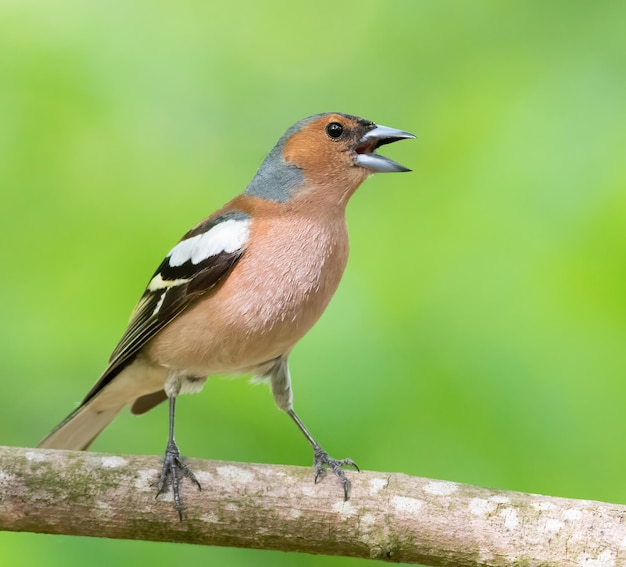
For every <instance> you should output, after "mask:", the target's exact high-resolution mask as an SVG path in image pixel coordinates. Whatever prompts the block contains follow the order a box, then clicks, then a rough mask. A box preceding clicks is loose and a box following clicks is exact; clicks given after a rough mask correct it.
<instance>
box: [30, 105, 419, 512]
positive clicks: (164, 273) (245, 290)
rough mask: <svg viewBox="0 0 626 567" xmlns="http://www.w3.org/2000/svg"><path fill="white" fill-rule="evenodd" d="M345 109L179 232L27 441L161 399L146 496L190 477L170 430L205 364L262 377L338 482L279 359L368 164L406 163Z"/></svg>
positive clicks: (52, 445) (399, 135)
mask: <svg viewBox="0 0 626 567" xmlns="http://www.w3.org/2000/svg"><path fill="white" fill-rule="evenodd" d="M414 137H415V136H414V135H413V134H410V133H409V132H405V131H403V130H397V129H394V128H389V127H386V126H382V125H379V124H376V123H374V122H371V121H369V120H366V119H363V118H359V117H357V116H353V115H350V114H343V113H338V112H327V113H323V114H316V115H314V116H310V117H308V118H305V119H303V120H300V121H299V122H297V123H296V124H294V125H293V126H291V127H290V128H288V129H287V131H286V132H285V133H284V135H283V136H282V137H281V138H280V139H279V140H278V142H277V144H276V145H275V146H274V148H273V149H272V150H271V151H270V153H269V154H268V155H267V157H266V158H265V159H264V160H263V162H262V163H261V165H260V167H259V168H258V171H257V172H256V174H255V176H254V177H253V179H252V181H251V182H250V183H249V185H248V186H247V187H246V189H245V190H244V191H243V193H241V194H240V195H238V196H237V197H235V198H234V199H232V200H231V201H230V202H228V203H227V204H226V205H224V206H223V207H222V208H220V209H218V210H217V211H216V212H214V213H213V214H212V215H210V216H209V217H207V218H205V219H204V220H202V221H201V222H200V223H198V224H197V225H196V226H194V227H193V228H192V229H191V230H189V231H188V232H187V233H186V234H185V235H184V236H183V237H182V238H181V240H180V241H179V242H178V243H177V244H176V245H175V246H174V247H173V248H172V249H171V250H170V252H169V253H168V254H167V255H166V257H165V259H164V260H163V261H162V262H161V264H160V265H159V267H158V268H157V270H156V271H155V273H154V275H153V276H152V278H151V279H150V281H149V282H148V285H147V286H146V289H145V291H144V292H143V295H142V296H141V298H140V299H139V302H138V304H137V306H136V307H135V309H134V310H133V312H132V314H131V317H130V322H129V324H128V328H127V329H126V331H125V332H124V334H123V335H122V338H121V339H120V341H119V343H118V344H117V346H116V347H115V349H114V350H113V353H112V354H111V357H110V359H109V362H108V365H107V367H106V368H105V370H104V372H103V373H102V374H101V375H100V377H99V379H98V380H97V382H96V383H95V385H94V386H93V387H92V388H91V390H89V392H88V393H87V395H86V396H85V398H84V399H83V401H82V402H81V403H80V405H78V407H77V408H76V409H75V410H74V411H72V412H71V413H70V415H69V416H68V417H67V418H66V419H65V420H63V421H62V422H61V423H60V424H59V425H58V426H57V427H56V428H55V429H53V430H52V432H51V433H50V434H49V435H48V436H47V437H45V438H44V439H43V440H42V441H41V442H40V443H39V445H38V447H40V448H47V449H68V450H86V449H88V448H89V446H90V445H91V443H92V442H93V441H94V439H95V438H96V437H97V436H98V435H99V434H100V432H101V431H102V430H103V429H104V428H105V427H106V426H107V425H108V424H109V423H110V422H111V421H112V420H113V419H114V418H115V417H116V416H117V414H118V413H119V412H120V411H121V410H122V409H123V408H125V407H127V406H131V412H132V413H133V414H142V413H144V412H146V411H148V410H150V409H152V408H153V407H155V406H156V405H158V404H160V403H161V402H164V401H166V400H167V401H168V403H169V428H168V442H167V446H166V450H165V455H164V457H163V463H162V468H161V472H160V474H159V478H158V482H157V497H158V496H159V495H161V494H163V493H165V492H168V491H169V490H170V487H171V490H172V493H173V501H174V506H175V508H176V510H177V512H178V515H179V518H180V520H181V521H182V519H183V508H184V505H183V500H182V496H181V482H182V480H183V478H184V477H186V478H188V479H189V481H190V482H192V483H193V484H194V485H196V486H197V488H198V489H200V488H201V485H200V483H199V481H198V480H197V478H196V476H195V475H194V473H193V471H191V470H190V468H189V466H188V465H187V464H186V463H185V461H184V459H183V457H182V456H181V453H180V450H179V447H178V445H177V443H176V441H175V437H174V421H175V408H176V400H177V398H178V396H179V395H181V394H188V393H196V392H199V391H200V390H201V389H202V387H203V386H204V383H205V382H206V380H207V378H208V377H210V376H212V375H216V374H220V375H223V374H230V375H252V376H253V377H255V378H256V379H258V380H261V381H266V382H269V385H270V387H271V391H272V394H273V397H274V400H275V402H276V405H277V406H278V408H279V409H281V410H283V411H284V412H286V413H287V414H288V415H289V416H290V417H291V419H292V420H293V421H294V422H295V423H296V425H297V426H298V428H299V429H300V431H301V432H302V433H303V435H304V437H305V438H306V439H307V441H308V442H309V444H310V445H311V447H312V449H313V462H314V471H315V482H317V481H318V480H319V479H321V478H322V477H323V476H324V475H325V473H326V471H327V470H329V469H330V470H332V471H333V472H334V474H335V475H336V476H337V478H338V480H339V482H340V484H341V485H342V487H343V496H344V499H345V500H347V499H348V498H349V493H350V481H349V479H348V477H347V476H346V474H345V472H344V470H343V467H346V466H351V467H353V468H355V469H356V470H359V468H358V466H357V465H356V463H355V462H354V461H353V460H352V459H349V458H347V459H334V458H333V457H331V456H330V455H329V454H328V453H327V452H326V451H325V450H324V449H322V447H321V445H320V444H319V443H318V442H317V441H316V439H315V438H314V437H313V436H312V434H311V433H310V432H309V430H308V429H307V428H306V427H305V425H304V423H303V422H302V421H301V419H300V418H299V417H298V415H297V414H296V413H295V411H294V406H293V393H292V386H291V377H290V373H289V366H288V358H289V355H290V353H291V351H292V349H293V348H294V346H295V345H296V343H297V342H298V341H299V340H300V339H301V338H302V337H303V336H304V335H305V334H306V333H307V332H308V331H309V330H310V329H311V327H312V326H313V325H314V324H315V323H316V322H317V320H318V319H319V317H320V316H321V315H322V313H323V312H324V310H325V309H326V307H327V305H328V303H329V301H330V300H331V297H332V296H333V295H334V293H335V290H336V289H337V286H338V285H339V281H340V279H341V277H342V274H343V272H344V268H345V267H346V262H347V259H348V249H349V242H348V232H347V225H346V204H347V203H348V201H349V199H350V197H351V196H352V195H353V194H354V192H355V191H356V190H357V189H358V187H359V186H360V185H361V183H362V182H363V181H365V179H366V178H368V177H369V176H370V175H371V174H373V173H390V172H407V171H411V170H410V169H408V168H406V167H404V166H402V165H400V164H399V163H397V162H395V161H393V160H391V159H389V158H387V157H385V156H382V155H379V154H377V153H376V152H375V151H376V150H377V149H378V148H379V147H380V146H382V145H384V144H389V143H392V142H396V141H398V140H403V139H409V138H414Z"/></svg>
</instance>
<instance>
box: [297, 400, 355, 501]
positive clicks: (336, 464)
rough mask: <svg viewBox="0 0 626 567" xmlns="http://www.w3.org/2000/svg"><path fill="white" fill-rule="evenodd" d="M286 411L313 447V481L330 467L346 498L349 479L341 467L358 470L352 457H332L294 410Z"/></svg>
mask: <svg viewBox="0 0 626 567" xmlns="http://www.w3.org/2000/svg"><path fill="white" fill-rule="evenodd" d="M287 413H288V414H289V416H290V417H291V419H293V420H294V421H295V422H296V425H297V426H298V427H299V428H300V431H302V433H303V434H304V436H305V437H306V438H307V441H308V442H309V443H310V444H311V447H313V454H314V461H313V466H314V467H315V482H316V483H317V481H318V480H320V479H321V478H322V477H323V476H324V475H325V474H326V468H330V469H331V470H332V471H333V472H334V473H335V474H336V475H337V478H339V481H340V482H341V485H342V486H343V495H344V500H348V498H350V481H349V480H348V477H347V476H346V473H345V472H344V470H343V469H342V468H341V467H345V466H348V467H354V468H355V469H356V470H357V471H358V470H360V469H359V467H358V466H357V464H356V463H355V462H354V461H353V460H352V459H333V458H332V457H331V456H330V455H329V454H328V453H327V452H326V451H324V449H322V447H321V446H320V444H319V443H318V442H317V441H316V440H315V439H314V438H313V436H312V435H311V433H309V430H308V429H307V428H306V427H305V426H304V423H302V421H301V420H300V418H299V417H298V416H297V415H296V412H295V411H293V409H289V410H287Z"/></svg>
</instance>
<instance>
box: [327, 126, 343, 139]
mask: <svg viewBox="0 0 626 567" xmlns="http://www.w3.org/2000/svg"><path fill="white" fill-rule="evenodd" d="M326 133H327V134H328V135H329V136H330V137H331V138H333V139H335V140H336V139H337V138H339V136H341V134H343V126H342V125H341V124H339V122H331V123H330V124H329V125H328V126H326Z"/></svg>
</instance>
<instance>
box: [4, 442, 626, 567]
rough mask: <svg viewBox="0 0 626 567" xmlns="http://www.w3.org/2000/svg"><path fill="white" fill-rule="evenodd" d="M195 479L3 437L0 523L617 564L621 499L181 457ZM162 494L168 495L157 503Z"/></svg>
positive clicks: (387, 556)
mask: <svg viewBox="0 0 626 567" xmlns="http://www.w3.org/2000/svg"><path fill="white" fill-rule="evenodd" d="M189 464H190V466H191V467H192V469H193V471H194V472H195V474H196V475H197V477H198V480H199V481H200V482H201V483H202V487H203V489H202V491H201V492H199V491H198V490H197V489H196V488H195V487H194V486H193V485H191V483H188V482H187V483H185V484H184V488H183V495H184V499H185V500H184V501H185V503H186V510H185V518H184V520H183V521H182V522H181V521H179V519H178V514H177V512H176V510H175V509H174V506H173V505H172V503H171V496H168V495H166V496H164V497H162V498H161V499H158V500H157V499H155V487H154V484H155V479H156V478H157V476H158V471H159V466H160V457H150V456H137V455H124V456H121V455H106V454H102V453H82V452H73V451H50V450H41V449H24V448H17V447H0V529H1V530H11V531H29V532H38V533H49V534H66V535H83V536H94V537H108V538H122V539H142V540H153V541H169V542H184V543H195V544H203V545H227V546H235V547H250V548H258V549H278V550H283V551H300V552H304V553H321V554H328V555H344V556H352V557H366V558H375V559H382V560H388V561H393V562H405V563H422V564H425V565H434V566H437V565H455V566H459V567H465V566H467V567H470V566H471V567H475V566H487V565H488V566H520V565H525V566H530V565H537V566H539V565H558V566H569V565H571V566H593V567H610V566H617V565H625V564H626V525H625V524H624V522H623V521H622V520H623V518H624V516H625V514H626V506H619V505H614V504H605V503H601V502H592V501H587V500H569V499H565V498H554V497H547V496H538V495H535V494H523V493H519V492H508V491H504V490H488V489H485V488H479V487H476V486H470V485H466V484H458V483H453V482H444V481H438V480H430V479H425V478H417V477H411V476H407V475H403V474H392V473H378V472H367V471H364V472H361V473H356V472H355V473H348V474H349V475H350V479H351V480H352V497H351V499H350V500H349V501H348V502H344V501H343V498H342V491H341V489H340V487H339V486H338V485H337V484H336V479H335V478H334V477H333V476H332V475H328V477H327V478H325V479H324V480H323V481H322V482H320V483H318V484H317V485H315V484H313V475H312V471H311V469H309V468H303V467H293V466H280V465H255V464H248V463H227V462H220V461H202V460H194V459H190V460H189ZM163 500H170V501H169V502H164V501H163Z"/></svg>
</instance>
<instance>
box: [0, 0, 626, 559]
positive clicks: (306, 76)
mask: <svg viewBox="0 0 626 567" xmlns="http://www.w3.org/2000/svg"><path fill="white" fill-rule="evenodd" d="M624 21H626V4H624V3H620V2H613V3H600V2H598V3H592V2H570V1H564V0H563V1H554V2H543V1H542V2H539V1H532V2H501V1H496V0H492V1H479V2H464V1H462V0H458V1H442V2H421V1H414V2H408V1H405V2H401V1H390V0H387V1H386V2H373V1H368V0H366V1H364V0H360V1H358V2H356V1H344V2H336V1H333V2H328V1H318V2H316V3H315V4H314V5H313V4H310V3H302V4H297V3H288V2H277V1H274V2H258V3H255V2H252V1H250V2H237V1H231V2H228V3H223V2H207V1H201V0H196V1H193V0H184V1H181V2H177V3H170V2H157V1H146V0H144V1H136V2H123V1H121V0H113V1H107V2H104V1H97V2H79V1H72V0H58V1H56V2H44V1H19V2H18V1H17V0H15V1H11V0H3V1H1V2H0V191H1V193H0V197H1V201H0V239H1V241H2V243H3V246H2V248H3V254H2V261H3V266H4V268H3V272H2V277H1V278H0V297H2V317H1V320H0V353H1V356H0V374H1V380H0V399H2V402H3V403H2V410H1V411H0V444H5V445H22V446H32V445H34V444H35V443H36V442H37V441H38V440H39V439H40V438H41V437H42V436H43V435H44V434H45V433H47V431H48V430H49V429H50V428H51V427H52V426H53V425H54V424H55V423H56V422H57V421H59V420H60V419H61V418H62V417H64V416H65V415H66V414H67V413H68V412H69V411H70V410H71V409H72V408H73V407H74V404H75V403H76V402H77V401H79V400H80V399H81V398H82V397H83V395H84V394H85V393H86V391H87V390H88V389H89V388H90V387H91V385H92V383H93V382H94V381H95V379H96V378H97V376H98V374H99V373H100V371H101V370H102V369H103V367H104V365H105V362H106V359H107V357H108V355H109V353H110V351H111V350H112V348H113V347H114V346H115V343H116V342H117V340H118V338H119V337H120V335H121V333H122V332H123V330H124V328H125V324H126V321H127V319H128V316H129V314H130V311H131V309H132V308H133V306H134V303H135V301H136V300H137V299H138V297H139V295H140V294H141V292H142V290H143V286H144V285H145V284H146V282H147V280H148V278H149V276H150V275H151V274H152V271H153V270H154V269H155V267H156V266H157V265H158V263H159V262H160V261H161V259H162V257H163V255H164V254H165V253H166V252H167V251H168V250H169V249H170V248H171V246H172V245H173V244H174V243H175V242H176V240H177V239H178V238H179V237H180V236H181V235H182V234H183V233H184V232H185V231H186V230H187V229H188V228H189V227H190V226H191V225H192V224H193V223H195V222H196V221H198V220H200V219H201V218H202V217H203V216H205V215H206V214H208V213H210V212H212V211H213V210H214V209H215V208H217V207H218V206H220V205H221V204H223V203H224V202H225V201H227V200H228V199H230V198H232V197H233V196H234V195H235V194H237V193H238V192H239V191H241V190H242V189H243V188H244V187H245V186H246V184H247V183H248V181H249V180H250V178H251V177H252V175H253V174H254V172H255V170H256V168H257V167H258V165H259V163H260V162H261V160H262V158H263V157H264V155H265V154H266V153H267V152H268V151H269V150H270V148H271V147H272V145H273V144H274V143H275V141H276V140H277V139H278V137H279V136H280V135H281V134H282V133H283V131H284V130H285V129H286V128H287V127H288V126H290V125H291V124H292V123H294V122H296V121H297V120H299V119H300V118H302V117H304V116H307V115H310V114H314V113H317V112H322V111H335V110H338V111H343V112H348V113H352V114H357V115H361V116H364V117H366V118H369V119H371V120H374V121H377V122H380V123H382V124H385V125H389V126H394V127H397V128H402V129H406V130H409V131H412V132H414V133H416V134H417V135H418V140H416V141H411V142H403V143H402V144H398V145H397V146H396V145H394V146H390V147H389V148H385V150H384V153H386V155H389V156H392V157H393V158H394V159H397V160H398V161H400V162H401V163H403V164H406V165H407V166H409V167H412V168H413V169H414V172H413V173H410V174H404V175H389V176H383V175H379V176H376V177H374V178H372V179H370V180H369V181H367V182H366V183H365V184H364V186H363V187H362V188H361V189H360V190H359V192H358V193H357V194H356V196H355V197H354V199H353V200H352V202H351V204H350V206H349V209H348V217H349V219H348V220H349V225H350V231H351V242H352V255H351V260H350V263H349V265H348V269H347V272H346V275H345V277H344V280H343V282H342V285H341V286H340V289H339V291H338V292H337V295H336V296H335V298H334V300H333V301H332V303H331V305H330V307H329V309H328V311H327V313H326V314H325V315H324V317H323V318H322V320H321V321H320V322H319V324H318V325H317V326H316V327H315V328H314V329H313V331H311V333H309V335H308V336H307V337H306V338H305V339H304V340H303V341H302V342H301V343H300V344H299V345H298V347H297V348H296V349H295V351H294V352H293V354H292V356H291V367H292V374H293V378H294V387H295V404H296V408H297V410H298V411H299V413H300V414H301V416H302V418H303V419H304V421H305V422H306V423H307V424H308V426H309V427H310V428H311V430H312V431H313V432H314V433H315V435H316V436H317V437H318V438H319V440H320V441H321V442H322V444H323V445H324V446H325V447H326V448H327V449H328V450H329V452H331V454H334V455H335V456H338V457H343V456H348V455H349V456H351V457H353V458H354V459H355V460H356V461H357V462H358V463H359V464H360V465H361V466H362V467H364V468H366V469H373V470H380V471H401V472H405V473H410V474H415V475H421V476H429V477H434V478H438V479H447V480H453V481H460V482H468V483H473V484H478V485H482V486H488V487H498V488H506V489H512V490H521V491H529V492H537V493H544V494H550V495H558V496H567V497H573V498H587V499H598V500H605V501H610V502H616V503H626V478H625V474H624V469H625V467H626V447H625V446H624V442H623V438H624V432H625V431H626V415H625V412H624V411H623V407H624V399H625V397H626V384H625V383H624V377H625V373H626V344H625V339H626V246H625V245H626V160H625V154H626V151H625V150H626V47H625V41H624ZM177 423H178V430H177V433H178V435H177V437H178V440H179V442H180V445H181V448H182V450H183V452H184V453H185V454H186V455H189V456H195V457H206V458H218V459H232V460H239V461H252V462H261V463H291V464H301V465H302V464H308V463H310V461H311V452H310V449H309V447H308V445H307V443H306V442H305V441H304V439H302V438H301V435H300V433H299V432H298V431H297V429H296V427H295V426H293V424H292V423H291V422H290V420H289V419H288V418H287V417H286V416H285V415H283V414H281V413H280V412H279V411H278V410H277V409H276V408H275V406H274V404H273V401H272V398H271V395H270V393H269V392H268V390H267V388H266V387H254V386H251V385H249V384H248V382H247V380H245V379H240V380H237V381H231V380H221V379H216V380H212V381H209V383H208V384H207V386H206V387H205V390H204V392H203V394H201V395H199V396H190V397H186V398H184V399H183V400H181V402H180V410H179V415H178V422H177ZM166 426H167V422H166V407H165V406H162V407H159V408H158V409H157V410H155V411H153V412H151V413H149V414H147V415H145V416H143V417H141V418H137V417H131V416H130V415H129V414H127V413H125V414H124V415H121V416H120V417H119V418H118V419H117V420H116V421H115V422H114V423H113V424H112V425H111V426H110V427H109V428H108V429H107V430H106V431H105V433H104V434H103V435H102V436H101V437H100V438H99V439H98V440H97V442H96V443H95V444H94V449H96V450H101V451H108V452H119V453H124V452H132V453H146V454H154V455H157V454H158V455H160V454H161V453H162V451H163V449H164V445H165V438H166ZM328 489H329V490H337V486H336V485H335V484H334V483H333V482H328ZM354 497H358V496H357V495H354ZM0 549H1V551H2V560H1V562H2V564H3V565H31V564H32V565H34V564H41V565H51V566H54V565H68V564H69V565H76V564H80V563H85V564H87V563H88V564H90V565H111V564H135V563H137V562H139V561H151V562H152V563H165V562H169V563H177V564H183V565H184V564H190V562H192V561H202V562H203V563H206V564H223V562H226V564H228V565H293V564H298V565H305V566H307V565H341V566H355V565H357V564H359V563H360V562H359V560H355V559H345V558H328V557H315V556H302V555H295V554H281V553H277V552H264V551H252V550H237V549H220V548H200V547H192V546H184V545H173V544H157V543H145V542H125V541H112V540H97V539H86V538H71V537H51V536H42V535H32V534H10V533H0ZM363 564H365V562H363ZM368 564H369V563H368Z"/></svg>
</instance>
